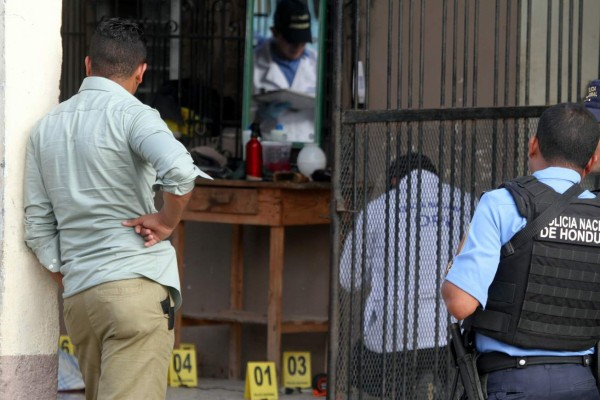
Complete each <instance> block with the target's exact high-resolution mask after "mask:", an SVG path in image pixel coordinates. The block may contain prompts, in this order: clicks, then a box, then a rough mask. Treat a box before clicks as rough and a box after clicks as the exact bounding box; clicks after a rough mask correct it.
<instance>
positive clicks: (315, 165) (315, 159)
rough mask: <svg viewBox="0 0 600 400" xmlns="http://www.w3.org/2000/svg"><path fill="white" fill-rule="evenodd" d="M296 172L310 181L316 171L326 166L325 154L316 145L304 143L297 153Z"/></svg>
mask: <svg viewBox="0 0 600 400" xmlns="http://www.w3.org/2000/svg"><path fill="white" fill-rule="evenodd" d="M296 163H297V164H298V170H299V171H300V172H301V173H302V174H303V175H305V176H307V177H308V178H310V179H311V180H312V177H311V176H312V174H313V172H315V171H316V170H318V169H324V168H325V166H326V165H327V157H325V152H324V151H323V150H321V148H320V147H319V146H318V145H317V144H316V143H305V144H304V147H302V150H300V152H299V153H298V159H297V160H296Z"/></svg>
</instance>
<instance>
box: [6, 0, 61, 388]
mask: <svg viewBox="0 0 600 400" xmlns="http://www.w3.org/2000/svg"><path fill="white" fill-rule="evenodd" d="M61 6H62V2H61V1H60V0H4V1H2V2H0V171H1V172H2V174H1V177H0V180H1V181H0V205H1V207H2V213H1V214H0V259H1V265H0V398H2V399H19V398H23V399H25V398H28V399H32V398H36V399H45V398H49V399H50V398H55V396H56V390H54V392H51V393H48V392H47V391H48V389H49V387H50V386H49V385H52V384H53V385H54V389H55V388H56V386H55V385H56V377H55V376H52V369H50V370H49V371H48V369H47V368H48V367H49V366H50V367H52V365H53V364H55V363H56V362H55V359H56V357H55V354H56V349H57V340H58V309H57V295H56V293H57V287H56V285H55V284H54V283H53V281H52V280H51V279H50V278H49V275H48V274H47V273H45V272H44V271H43V270H42V268H41V267H40V266H39V265H38V264H37V262H36V260H35V257H34V256H33V255H32V254H31V253H30V252H29V250H28V249H27V248H26V246H25V244H24V242H23V195H22V193H23V167H24V156H25V146H26V143H27V138H28V136H29V132H30V131H31V129H32V127H33V125H34V124H35V122H36V121H37V120H38V119H39V118H40V117H41V116H42V115H44V114H45V113H46V112H48V111H49V110H50V108H51V107H52V106H54V105H55V104H57V103H58V95H59V80H60V66H61V58H62V45H61V38H60V24H61ZM24 367H25V370H24V369H23V368H24ZM17 369H18V374H17ZM32 379H34V380H32ZM32 382H35V383H36V386H37V388H31V386H33V385H31V383H32ZM52 382H53V383H52ZM38 384H39V385H38ZM33 396H35V397H33Z"/></svg>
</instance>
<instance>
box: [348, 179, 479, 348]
mask: <svg viewBox="0 0 600 400" xmlns="http://www.w3.org/2000/svg"><path fill="white" fill-rule="evenodd" d="M419 180H421V183H420V185H421V187H420V190H419ZM409 181H410V186H411V187H410V193H411V196H410V199H408V198H407V196H406V194H407V193H409V188H408V184H409ZM440 196H441V201H440ZM461 196H462V199H461ZM461 201H462V204H461ZM439 204H441V205H442V206H441V210H440V207H439ZM419 205H420V207H421V209H420V211H419V210H418V209H417V207H418V206H419ZM470 206H471V196H470V195H469V194H462V193H461V191H460V190H459V189H456V188H452V187H451V186H450V185H447V184H445V183H442V184H441V187H440V186H439V179H438V177H437V176H436V175H435V174H433V173H431V172H429V171H418V170H413V171H412V172H411V173H410V174H409V175H408V176H406V177H405V178H403V179H402V180H401V181H400V182H399V185H398V187H397V188H396V189H392V190H390V191H388V192H387V193H384V194H382V195H381V196H379V197H377V198H376V199H375V200H373V201H371V202H369V204H368V205H367V209H366V212H364V211H361V212H360V213H359V214H358V217H357V219H356V227H355V230H354V232H355V233H356V234H355V233H354V232H352V233H350V234H349V236H348V237H347V239H346V241H345V243H344V249H343V253H342V258H341V265H340V283H341V285H342V287H343V288H345V289H347V290H359V289H360V288H361V285H362V284H363V283H364V284H366V285H368V286H370V292H369V294H368V297H367V299H366V305H365V310H364V331H363V341H364V343H365V346H366V347H367V348H369V349H370V350H371V351H375V352H379V353H382V352H384V351H385V352H392V351H401V350H405V349H406V350H412V349H414V348H415V347H416V348H419V349H424V348H433V347H435V345H436V344H437V345H439V346H443V345H445V344H446V342H447V340H446V337H447V326H448V313H447V311H446V307H445V305H444V302H443V300H442V298H441V295H440V286H441V282H442V281H443V279H444V274H445V269H446V266H447V264H448V261H449V260H450V258H451V256H452V255H453V253H454V251H455V249H456V248H457V246H458V243H459V242H460V239H461V234H462V232H464V230H461V225H462V226H463V228H464V227H466V224H467V222H468V220H469V217H470V212H469V210H470ZM461 210H462V211H461ZM438 212H441V222H438V218H439V217H438V215H439V214H438ZM396 215H398V218H396ZM407 218H409V220H410V223H409V224H407ZM417 221H419V224H418V225H417ZM364 224H366V228H363V227H364ZM386 228H387V230H386ZM417 229H420V230H419V231H417ZM363 231H364V232H365V233H364V238H365V243H364V246H365V250H366V254H364V255H363V254H362V247H363V240H362V239H363ZM386 233H387V237H386ZM438 233H439V236H438ZM417 235H418V238H419V239H418V240H415V238H416V237H417ZM396 238H397V239H396ZM407 241H408V247H409V248H408V257H407V254H406V250H407V249H406V247H407ZM353 257H354V260H355V262H354V266H353V263H352V260H353ZM407 260H408V265H407ZM363 265H364V268H365V271H363ZM386 267H387V268H386ZM353 268H354V269H353ZM363 272H364V274H363ZM386 273H387V278H386ZM396 275H397V280H396V279H395V276H396ZM363 276H364V277H365V280H366V281H365V282H363ZM396 283H397V284H396ZM386 286H387V301H386V295H385V293H386V291H385V290H386ZM416 292H418V296H415V293H416ZM395 296H397V297H396V299H397V300H394V297H395ZM415 302H417V303H415ZM386 303H387V317H385V316H384V312H385V310H384V304H386ZM415 313H417V314H415ZM385 320H387V323H386V325H385V326H384V321H385ZM436 323H439V325H438V326H437V328H436ZM394 324H396V326H397V328H396V335H395V337H394ZM404 329H406V330H407V335H406V337H404V332H403V331H404ZM384 332H386V334H385V336H384ZM415 337H416V341H414V340H415V339H414V338H415ZM394 339H395V343H394ZM405 339H406V341H407V343H406V344H405V343H404V340H405Z"/></svg>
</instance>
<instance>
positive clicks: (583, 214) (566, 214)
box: [465, 176, 600, 351]
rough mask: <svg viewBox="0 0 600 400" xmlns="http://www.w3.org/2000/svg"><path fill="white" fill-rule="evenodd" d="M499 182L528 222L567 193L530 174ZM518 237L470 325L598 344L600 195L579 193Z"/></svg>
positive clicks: (550, 340)
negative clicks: (529, 232)
mask: <svg viewBox="0 0 600 400" xmlns="http://www.w3.org/2000/svg"><path fill="white" fill-rule="evenodd" d="M501 187H505V188H506V189H507V190H508V191H509V192H510V193H511V195H512V196H513V198H514V199H515V202H516V204H517V208H518V209H519V212H520V213H521V215H522V216H524V217H525V218H527V224H530V223H531V222H532V221H533V220H534V219H535V218H536V217H538V216H539V215H540V214H541V213H542V212H543V211H544V210H546V209H547V208H548V207H549V206H550V205H552V204H554V203H556V202H557V201H558V199H559V198H560V197H561V194H559V193H557V192H555V191H554V190H553V189H552V188H551V187H549V186H547V185H545V184H543V183H541V182H539V181H538V180H537V179H536V178H534V177H532V176H528V177H522V178H517V179H514V180H512V181H508V182H506V183H505V184H504V185H503V186H501ZM526 227H527V226H526ZM516 237H517V236H516V235H515V237H513V238H512V239H511V242H509V243H507V244H506V245H505V246H503V248H502V253H501V257H500V264H499V266H498V271H497V273H496V276H495V277H494V280H493V282H492V284H491V286H490V288H489V291H488V302H487V305H486V309H485V310H483V309H481V307H480V308H478V309H477V310H476V312H475V313H474V314H473V315H472V316H471V317H469V318H468V319H467V320H466V321H465V323H466V325H467V326H469V325H471V327H472V329H473V330H475V331H476V332H479V333H481V334H483V335H486V336H489V337H492V338H495V339H498V340H500V341H502V342H504V343H508V344H511V345H515V346H519V347H524V348H536V349H547V350H566V351H578V350H584V349H589V348H591V347H593V346H594V345H595V344H596V343H597V342H598V340H600V196H597V197H596V198H595V199H579V198H574V199H573V200H571V202H570V203H568V205H567V206H566V209H565V210H564V211H562V212H561V213H560V215H559V216H557V217H555V218H554V219H553V220H552V222H550V223H549V224H547V225H546V227H545V228H543V229H541V230H540V231H538V232H537V233H535V235H532V237H531V239H530V240H523V241H521V244H518V243H513V241H515V238H516ZM513 245H516V246H517V247H514V246H513Z"/></svg>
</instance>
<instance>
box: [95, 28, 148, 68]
mask: <svg viewBox="0 0 600 400" xmlns="http://www.w3.org/2000/svg"><path fill="white" fill-rule="evenodd" d="M89 56H90V59H91V63H92V73H93V74H94V75H97V76H102V77H105V78H116V77H118V78H125V77H129V76H131V74H133V73H134V71H135V69H136V68H137V67H138V66H139V65H140V64H143V63H145V62H146V39H145V38H144V31H143V30H142V29H141V28H140V27H139V25H138V24H136V23H135V22H133V21H130V20H127V19H123V18H107V19H102V20H101V21H100V23H99V24H98V26H97V27H96V30H95V31H94V34H93V35H92V39H91V41H90V51H89Z"/></svg>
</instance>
